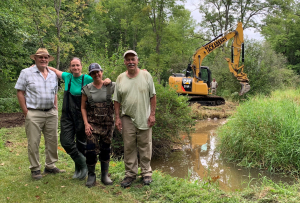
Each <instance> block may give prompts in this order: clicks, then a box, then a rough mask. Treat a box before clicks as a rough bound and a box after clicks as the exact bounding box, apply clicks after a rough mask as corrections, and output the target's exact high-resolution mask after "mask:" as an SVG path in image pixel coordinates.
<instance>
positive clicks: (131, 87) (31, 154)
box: [15, 48, 156, 187]
mask: <svg viewBox="0 0 300 203" xmlns="http://www.w3.org/2000/svg"><path fill="white" fill-rule="evenodd" d="M123 57H124V64H125V66H126V68H127V70H126V71H125V72H124V73H122V74H120V75H119V76H118V78H117V81H116V82H111V80H110V79H108V78H107V79H105V80H103V78H102V76H103V69H102V68H101V66H100V65H99V64H97V63H92V64H90V65H89V68H88V69H89V75H84V74H82V72H81V71H82V63H81V60H80V59H79V58H73V59H72V60H71V61H70V64H69V71H70V73H68V72H61V71H59V70H57V69H55V68H52V67H49V66H48V63H49V62H50V61H52V60H54V57H53V56H51V55H50V54H49V53H48V51H47V49H45V48H40V49H38V50H37V52H36V53H35V54H33V55H31V56H30V58H31V59H33V60H34V61H35V65H34V66H32V67H29V68H26V69H23V70H22V71H21V73H20V76H19V78H18V81H17V83H16V85H15V89H17V97H18V100H19V104H20V106H21V108H22V111H23V113H24V115H25V131H26V136H27V140H28V158H29V162H30V167H29V168H30V170H31V177H32V178H33V179H36V180H39V179H41V178H42V177H43V176H42V173H41V164H40V161H39V144H40V139H41V133H43V135H44V139H45V155H46V159H45V167H44V174H49V173H50V174H57V173H63V172H65V170H61V169H59V168H57V167H56V166H55V163H56V162H57V161H58V152H57V147H58V136H57V128H58V107H57V91H58V78H60V79H62V80H64V82H65V91H64V98H63V107H62V116H61V122H60V124H61V126H60V127H61V133H60V142H61V145H62V146H63V148H64V149H65V151H66V152H67V153H68V154H69V155H70V157H71V158H72V159H73V161H74V163H75V172H74V175H73V178H76V179H85V178H86V176H88V177H87V181H86V186H87V187H92V186H94V185H95V183H96V174H95V166H96V163H97V160H98V159H99V161H100V162H101V182H102V183H103V184H105V185H111V184H112V183H113V181H112V180H111V179H110V177H109V176H108V170H109V162H110V157H111V142H112V138H113V131H114V129H115V127H116V128H117V129H118V130H119V131H120V132H121V133H122V138H123V141H124V163H125V178H124V179H123V180H122V182H121V186H122V187H128V186H130V185H131V183H132V182H133V181H134V180H135V179H136V176H137V173H138V161H139V162H140V167H141V176H142V178H143V182H144V184H146V185H149V184H150V183H151V182H152V169H151V166H150V161H151V156H152V126H153V125H154V124H155V108H156V92H155V87H154V83H153V79H152V76H151V75H150V73H149V72H147V71H141V70H140V69H139V68H138V55H137V53H136V52H135V51H133V50H128V51H126V52H125V53H124V55H123ZM138 154H139V159H138Z"/></svg>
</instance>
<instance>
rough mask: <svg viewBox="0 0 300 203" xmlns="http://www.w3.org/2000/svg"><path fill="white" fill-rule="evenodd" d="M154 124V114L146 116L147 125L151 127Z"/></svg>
mask: <svg viewBox="0 0 300 203" xmlns="http://www.w3.org/2000/svg"><path fill="white" fill-rule="evenodd" d="M154 124H155V116H152V115H150V116H149V118H148V126H149V127H150V128H151V127H152V126H154Z"/></svg>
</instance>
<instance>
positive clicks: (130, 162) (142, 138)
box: [122, 116, 152, 178]
mask: <svg viewBox="0 0 300 203" xmlns="http://www.w3.org/2000/svg"><path fill="white" fill-rule="evenodd" d="M122 127H123V132H122V136H123V141H124V162H125V170H126V172H125V177H133V178H135V177H136V175H137V173H138V157H137V155H138V152H139V156H140V166H141V175H142V176H143V177H145V176H152V169H151V166H150V162H151V156H152V128H150V129H148V130H139V129H138V128H136V127H135V126H134V124H133V122H132V121H131V118H130V117H128V116H123V117H122Z"/></svg>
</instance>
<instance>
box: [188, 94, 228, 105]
mask: <svg viewBox="0 0 300 203" xmlns="http://www.w3.org/2000/svg"><path fill="white" fill-rule="evenodd" d="M188 97H189V102H190V103H199V104H201V105H203V106H219V105H223V104H225V99H224V98H223V97H218V96H199V95H197V96H191V95H189V96H188Z"/></svg>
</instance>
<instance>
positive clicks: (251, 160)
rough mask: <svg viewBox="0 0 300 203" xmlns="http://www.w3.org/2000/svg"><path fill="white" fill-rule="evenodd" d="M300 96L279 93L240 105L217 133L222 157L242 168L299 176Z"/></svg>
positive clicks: (297, 92)
mask: <svg viewBox="0 0 300 203" xmlns="http://www.w3.org/2000/svg"><path fill="white" fill-rule="evenodd" d="M299 93H300V90H299V89H298V90H293V89H289V90H288V89H286V90H281V91H279V90H278V91H275V92H273V93H272V95H271V96H270V97H266V96H262V95H259V96H256V97H253V98H251V99H250V100H249V101H247V102H245V103H243V104H242V105H240V107H239V108H238V109H237V113H236V114H234V115H233V116H232V117H231V118H230V119H229V120H228V122H227V123H226V124H225V125H224V126H222V127H221V128H220V129H219V130H218V135H219V136H220V147H219V150H220V151H221V155H222V156H223V157H225V158H226V159H228V160H230V161H234V162H237V163H238V164H239V165H241V166H248V167H249V166H252V167H259V168H268V170H269V171H272V172H274V171H285V172H289V173H299V171H300V164H299V159H300V151H299V150H300V144H299V142H297V140H299V137H300V133H299V129H298V126H299V124H300V117H299V115H300V105H299V104H300V103H299V102H300V97H299V95H300V94H299Z"/></svg>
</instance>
